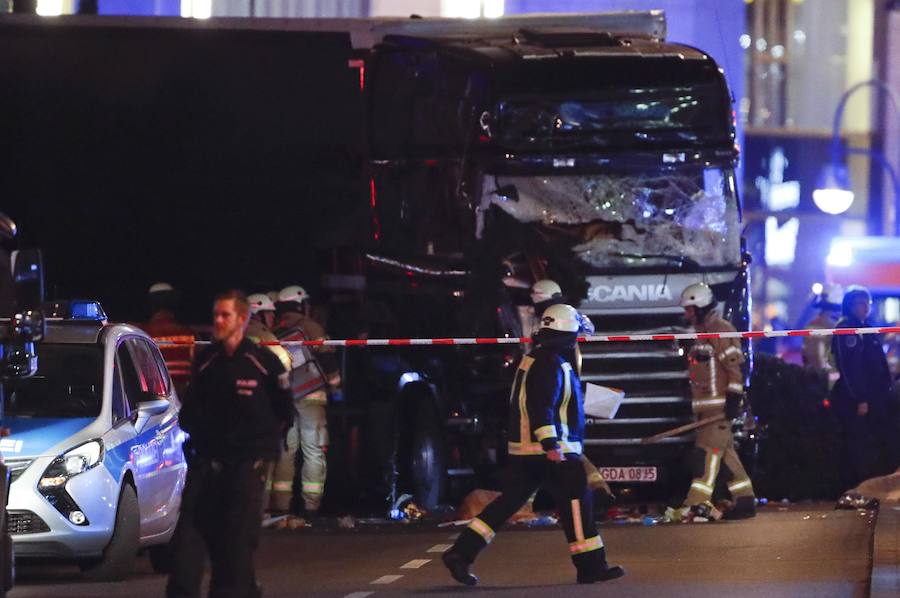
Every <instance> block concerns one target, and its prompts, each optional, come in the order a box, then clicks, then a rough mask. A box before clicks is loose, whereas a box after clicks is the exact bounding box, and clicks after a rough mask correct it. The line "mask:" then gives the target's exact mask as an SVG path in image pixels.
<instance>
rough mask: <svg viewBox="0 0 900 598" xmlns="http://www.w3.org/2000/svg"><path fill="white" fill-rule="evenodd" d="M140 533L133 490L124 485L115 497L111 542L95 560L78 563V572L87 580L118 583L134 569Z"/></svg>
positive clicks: (138, 516)
mask: <svg viewBox="0 0 900 598" xmlns="http://www.w3.org/2000/svg"><path fill="white" fill-rule="evenodd" d="M139 534H140V510H139V509H138V501H137V495H136V494H135V492H134V488H132V487H131V486H130V485H128V484H126V485H125V486H123V487H122V493H121V494H120V495H119V508H118V510H117V511H116V527H115V530H114V531H113V536H112V540H110V541H109V544H108V545H107V546H106V549H105V550H104V551H103V556H102V557H100V559H98V560H94V561H90V562H86V563H82V564H81V572H82V574H83V575H84V577H85V578H86V579H89V580H91V581H122V580H123V579H125V578H126V577H128V574H129V573H131V571H132V569H133V568H134V561H135V557H136V556H137V551H138V546H139Z"/></svg>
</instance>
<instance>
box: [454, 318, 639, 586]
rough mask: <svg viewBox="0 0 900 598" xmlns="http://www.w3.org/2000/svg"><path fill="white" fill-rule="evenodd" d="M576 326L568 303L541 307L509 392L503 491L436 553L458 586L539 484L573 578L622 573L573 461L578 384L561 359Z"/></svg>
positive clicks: (470, 581)
mask: <svg viewBox="0 0 900 598" xmlns="http://www.w3.org/2000/svg"><path fill="white" fill-rule="evenodd" d="M578 326H579V324H578V313H577V312H576V311H575V309H574V308H573V307H571V306H568V305H554V306H551V307H549V308H547V310H546V311H545V312H544V316H543V318H542V319H541V329H540V330H539V331H538V333H537V334H536V335H535V346H534V349H533V350H532V351H531V353H529V354H528V355H526V356H525V357H523V358H522V361H521V362H520V363H519V367H518V370H517V372H516V377H515V382H514V383H513V387H512V392H511V397H510V407H509V417H510V421H509V444H508V450H509V463H508V465H507V468H506V470H505V474H506V475H505V476H504V477H503V479H504V484H503V487H502V493H501V495H500V496H499V497H497V498H496V499H495V500H494V501H493V502H491V503H490V504H489V505H488V506H487V507H485V509H484V511H482V512H481V514H480V515H479V516H478V517H476V518H475V519H473V520H472V522H471V523H470V524H469V526H468V527H467V528H466V529H465V530H464V531H463V532H462V533H461V534H460V536H459V538H458V539H457V541H456V543H455V544H454V545H453V547H452V548H451V549H450V550H449V551H447V552H445V553H444V556H443V561H444V564H445V565H446V567H447V568H448V569H449V570H450V574H451V575H452V576H453V578H454V579H455V580H457V581H458V582H460V583H463V584H465V585H470V586H472V585H475V584H477V583H478V578H477V577H476V576H475V575H474V574H473V573H472V572H471V571H470V568H471V565H472V563H473V562H474V561H475V557H476V556H477V555H478V553H479V552H481V550H482V549H484V548H485V547H486V546H487V545H488V544H490V542H491V540H492V539H493V538H494V535H495V533H496V530H499V529H500V527H501V526H502V525H503V524H504V523H505V522H506V520H507V519H509V517H510V516H512V515H513V514H514V513H515V512H516V511H517V510H518V509H519V508H520V507H521V506H522V505H523V504H525V502H526V501H527V500H528V498H529V497H530V496H531V495H532V494H533V493H534V492H535V491H536V490H537V489H538V488H541V487H544V488H546V489H547V490H548V491H550V492H551V494H552V495H553V497H554V499H555V500H556V505H557V508H558V509H559V518H560V523H561V525H562V527H563V530H564V532H565V534H566V538H567V539H568V541H569V553H570V555H571V557H572V562H573V563H574V565H575V569H576V571H577V581H578V583H594V582H597V581H607V580H610V579H615V578H617V577H621V576H622V575H624V573H625V572H624V570H623V569H622V568H621V567H610V566H609V565H608V564H607V562H606V549H605V548H604V546H603V541H602V540H601V538H600V535H599V534H598V532H597V526H596V525H595V524H594V518H593V507H592V498H591V493H590V492H589V491H588V488H587V480H586V476H585V471H584V468H583V467H582V465H581V461H580V459H579V456H580V455H581V449H582V438H583V433H584V411H583V410H582V400H581V381H580V380H579V378H578V374H576V373H575V370H574V368H573V367H572V365H571V364H570V363H569V362H568V361H566V359H565V358H564V355H565V354H567V353H568V352H570V351H571V350H572V349H573V347H574V344H575V342H576V336H577V334H578Z"/></svg>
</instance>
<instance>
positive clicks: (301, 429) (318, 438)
mask: <svg viewBox="0 0 900 598" xmlns="http://www.w3.org/2000/svg"><path fill="white" fill-rule="evenodd" d="M276 307H277V309H278V313H277V315H276V323H275V328H274V331H275V335H276V336H277V337H278V339H279V340H281V341H304V340H321V339H324V338H325V330H324V329H323V328H322V326H321V325H320V324H319V323H318V322H316V321H315V320H313V319H312V318H310V317H309V311H308V308H309V294H308V293H307V292H306V290H305V289H304V288H303V287H301V286H298V285H291V286H288V287H285V288H283V289H282V290H281V291H280V292H279V294H278V302H277V303H276ZM288 350H289V352H290V354H291V359H292V362H293V369H292V370H291V388H292V392H293V397H294V406H295V407H296V409H297V414H298V418H297V421H296V424H295V426H294V428H292V430H291V431H289V432H288V437H287V450H285V451H284V453H283V454H282V455H281V458H280V459H279V460H278V463H277V465H276V466H275V473H274V476H273V480H272V501H271V506H272V509H273V510H274V511H282V512H287V511H290V510H291V509H292V501H291V499H292V495H293V487H294V476H295V475H296V472H295V459H296V455H297V450H298V448H299V449H300V450H301V451H302V454H303V467H302V469H301V471H300V479H301V494H302V498H303V505H302V514H303V516H304V517H305V519H306V521H307V522H310V521H314V520H315V519H316V517H317V516H318V514H319V509H320V507H321V505H322V494H323V493H324V491H325V477H326V474H327V466H326V459H325V457H326V455H325V453H326V451H327V449H328V421H327V415H326V411H325V407H326V404H327V402H328V391H329V389H331V390H336V389H337V388H338V387H339V386H340V380H341V378H340V374H339V373H338V364H337V359H335V355H334V352H333V350H330V349H324V348H323V350H321V351H316V352H314V351H311V350H310V349H309V347H305V346H297V345H294V346H289V347H288ZM294 510H300V505H296V506H295V507H294ZM287 525H288V526H290V527H295V526H296V523H295V522H294V521H292V520H288V522H287Z"/></svg>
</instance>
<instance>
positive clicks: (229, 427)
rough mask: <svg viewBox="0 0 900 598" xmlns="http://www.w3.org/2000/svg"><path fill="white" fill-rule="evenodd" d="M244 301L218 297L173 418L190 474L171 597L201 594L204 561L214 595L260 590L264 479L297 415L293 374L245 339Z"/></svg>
mask: <svg viewBox="0 0 900 598" xmlns="http://www.w3.org/2000/svg"><path fill="white" fill-rule="evenodd" d="M249 318H250V306H249V304H248V302H247V298H246V297H245V296H244V294H243V293H242V292H240V291H228V292H225V293H222V294H221V295H219V296H218V297H216V300H215V303H214V305H213V338H214V342H213V343H212V344H211V345H210V346H209V347H206V348H205V349H204V350H203V351H201V352H199V354H198V355H197V359H196V360H195V361H194V364H193V367H192V374H193V375H192V378H191V385H190V387H189V388H188V392H187V394H186V395H185V397H184V401H183V404H182V408H181V412H180V414H179V419H180V422H181V426H182V428H183V429H184V431H185V432H187V433H188V434H189V435H190V438H189V440H188V442H187V443H186V444H185V448H184V451H185V457H186V459H187V462H188V472H187V481H186V482H185V487H184V491H183V492H182V497H181V512H180V514H179V518H178V525H177V527H176V529H175V534H174V536H173V538H172V550H173V558H172V571H171V573H170V575H169V580H168V584H167V586H166V596H168V598H187V597H190V598H195V597H199V595H200V587H201V581H202V579H203V568H204V558H205V555H206V554H207V553H208V554H209V558H210V564H211V567H212V578H211V580H210V587H209V595H210V596H211V597H224V596H235V597H237V596H241V597H258V596H259V595H260V590H259V588H258V586H257V584H256V575H255V571H254V566H253V554H254V552H255V551H256V547H257V545H258V543H259V532H260V521H259V515H260V513H261V512H262V497H263V491H264V486H265V476H266V471H267V470H268V468H269V466H270V464H271V463H272V462H274V461H275V459H277V458H278V454H279V452H280V443H281V435H282V433H283V431H284V430H286V429H287V427H288V426H289V425H290V423H291V421H292V420H293V408H292V405H291V393H290V375H289V373H288V371H287V370H285V369H284V367H283V366H282V365H281V362H280V361H279V360H278V358H276V357H275V355H274V354H273V353H272V352H271V351H267V350H265V349H263V348H262V347H259V346H257V345H255V344H254V343H252V342H251V341H250V340H249V339H247V338H246V336H245V333H246V328H247V323H248V321H249Z"/></svg>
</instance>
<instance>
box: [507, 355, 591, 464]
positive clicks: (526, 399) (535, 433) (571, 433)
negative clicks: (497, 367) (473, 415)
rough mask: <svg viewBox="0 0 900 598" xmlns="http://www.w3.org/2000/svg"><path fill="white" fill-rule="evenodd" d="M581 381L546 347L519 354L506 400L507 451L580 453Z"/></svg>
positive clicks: (566, 363) (581, 430) (559, 357)
mask: <svg viewBox="0 0 900 598" xmlns="http://www.w3.org/2000/svg"><path fill="white" fill-rule="evenodd" d="M583 403H584V401H583V399H582V393H581V381H580V380H579V379H578V375H577V374H576V373H575V371H574V369H573V368H572V366H571V364H569V362H568V361H566V360H565V359H563V358H562V356H561V355H560V354H559V353H558V352H556V351H554V350H552V349H549V348H547V347H544V346H541V345H540V344H538V346H537V347H536V348H535V349H534V350H533V351H532V352H531V353H529V354H528V355H526V356H525V357H523V358H522V361H521V362H520V363H519V368H518V370H517V371H516V376H515V380H514V382H513V386H512V392H511V394H510V403H509V442H508V449H509V454H510V455H520V456H522V455H542V454H544V453H545V452H547V451H551V450H554V449H556V448H560V449H562V451H563V452H564V453H575V454H581V451H582V439H583V438H584V409H583V406H582V405H583Z"/></svg>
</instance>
